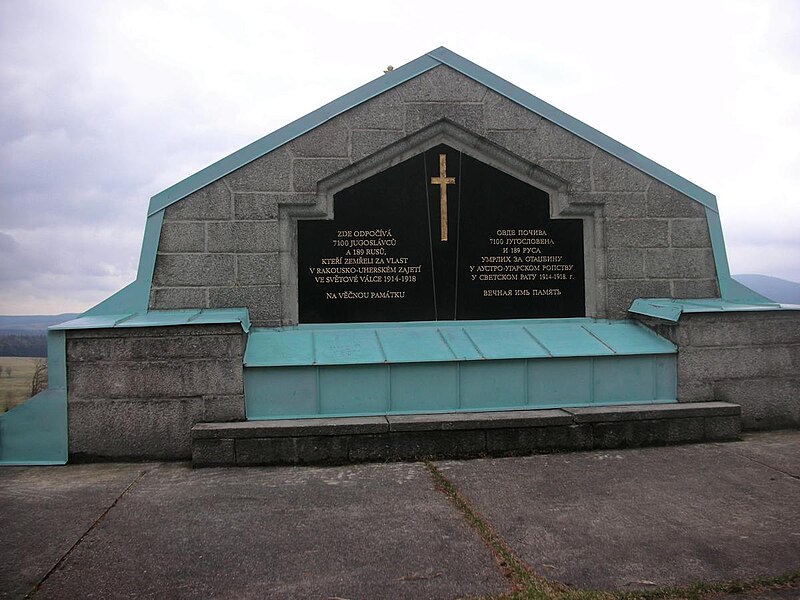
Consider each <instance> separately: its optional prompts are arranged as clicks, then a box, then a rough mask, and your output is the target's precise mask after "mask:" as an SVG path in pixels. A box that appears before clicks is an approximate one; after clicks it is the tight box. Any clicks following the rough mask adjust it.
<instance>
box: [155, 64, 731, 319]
mask: <svg viewBox="0 0 800 600" xmlns="http://www.w3.org/2000/svg"><path fill="white" fill-rule="evenodd" d="M442 120H446V121H447V122H449V123H453V124H454V125H455V126H456V127H458V128H460V129H462V130H464V131H466V132H469V134H471V135H472V136H474V137H475V139H478V140H482V141H484V142H486V143H488V144H491V145H492V146H496V147H497V148H501V149H503V151H505V152H507V153H509V154H510V155H513V156H515V157H518V158H519V159H521V161H523V162H524V163H525V164H526V165H528V170H530V171H534V170H536V169H539V170H543V171H544V172H546V173H547V174H548V175H549V176H552V177H553V178H554V179H555V180H557V181H558V182H560V185H562V187H563V190H564V194H565V198H566V203H567V204H568V207H567V210H565V211H564V214H565V215H569V214H570V211H571V213H572V214H573V215H574V214H580V215H591V220H587V221H586V222H585V223H584V227H585V228H586V227H592V228H593V232H594V233H593V236H594V237H593V240H594V241H593V243H594V244H595V248H593V249H592V250H594V251H595V252H593V254H592V257H596V262H597V264H596V265H593V267H592V270H591V274H592V277H594V278H596V281H591V282H588V283H590V284H594V285H592V286H591V291H590V293H591V294H593V299H592V303H591V307H590V311H589V316H595V317H609V318H622V317H625V316H626V310H627V308H628V306H629V305H630V303H631V301H632V300H633V299H634V298H637V297H657V296H673V297H682V298H690V297H714V296H717V295H718V285H717V276H716V270H715V265H714V260H713V256H712V253H711V243H710V238H709V234H708V227H707V223H706V218H705V209H704V208H703V207H702V206H701V205H700V204H698V203H696V202H695V201H693V200H691V199H689V198H688V197H686V196H684V195H683V194H681V193H679V192H676V191H674V190H672V189H671V188H669V187H667V186H666V185H664V184H662V183H660V182H659V181H656V180H655V179H653V178H651V177H649V176H647V175H645V174H644V173H642V172H641V171H639V170H637V169H635V168H633V167H631V166H629V165H627V164H626V163H624V162H622V161H620V160H618V159H616V158H614V157H613V156H611V155H609V154H607V153H605V152H604V151H602V150H599V149H598V148H596V147H595V146H593V145H591V144H589V143H588V142H586V141H584V140H582V139H581V138H579V137H577V136H575V135H573V134H571V133H569V132H568V131H566V130H564V129H562V128H560V127H559V126H557V125H554V124H553V123H551V122H549V121H547V120H546V119H543V118H542V117H540V116H538V115H536V114H534V113H532V112H530V111H529V110H527V109H525V108H523V107H521V106H519V105H518V104H516V103H514V102H512V101H510V100H508V99H506V98H505V97H503V96H501V95H499V94H497V93H495V92H493V91H491V90H489V89H488V88H486V87H484V86H483V85H481V84H479V83H477V82H475V81H473V80H471V79H469V78H467V77H466V76H464V75H461V74H460V73H458V72H456V71H454V70H452V69H450V68H449V67H446V66H439V67H437V68H435V69H433V70H431V71H429V72H427V73H424V74H422V75H420V76H418V77H416V78H414V79H412V80H410V81H408V82H406V83H404V84H402V85H400V86H398V87H396V88H394V89H392V90H389V91H387V92H385V93H383V94H381V95H379V96H377V97H375V98H373V99H371V100H369V101H367V102H365V103H363V104H361V105H359V106H357V107H355V108H353V109H351V110H349V111H347V112H345V113H343V114H341V115H339V116H337V117H335V118H334V119H332V120H331V121H329V122H327V123H325V124H323V125H321V126H320V127H318V128H316V129H314V130H312V131H310V132H309V133H307V134H305V135H303V136H301V137H299V138H296V139H294V140H292V141H291V142H289V143H287V144H285V145H284V146H281V147H279V148H277V149H275V150H273V151H272V152H270V153H268V154H266V155H265V156H263V157H261V158H259V159H257V160H255V161H253V162H251V163H249V164H248V165H245V166H243V167H241V168H240V169H238V170H236V171H234V172H232V173H230V174H229V175H227V176H226V177H224V178H222V179H221V180H218V181H216V182H214V183H212V184H210V185H209V186H207V187H206V188H203V189H201V190H199V191H197V192H195V193H193V194H191V195H190V196H188V197H186V198H185V199H183V200H181V201H179V202H177V203H176V204H173V205H172V206H169V207H168V208H167V209H166V210H165V215H164V224H163V227H162V231H161V239H160V241H159V246H158V256H157V260H156V266H155V273H154V277H153V283H152V289H151V295H150V308H153V309H169V308H194V307H208V308H223V307H247V308H248V309H249V310H250V318H251V320H252V322H253V324H254V325H256V326H276V325H281V324H293V323H294V322H296V318H297V317H296V307H293V306H288V304H292V303H293V302H295V303H296V295H295V296H293V295H292V293H288V294H287V293H286V292H287V290H288V289H290V288H291V286H292V276H291V269H292V268H295V269H296V263H294V262H293V261H294V260H295V259H294V250H293V249H292V247H291V245H292V244H293V243H294V238H293V237H292V235H291V231H292V225H291V219H292V218H296V216H297V215H298V214H304V213H303V212H302V211H303V210H304V208H309V209H314V207H316V209H315V210H316V212H315V211H314V210H309V212H307V213H305V214H306V215H310V216H316V218H320V217H321V216H324V215H325V214H326V209H325V208H324V204H325V202H326V199H325V198H324V197H322V193H321V187H320V181H321V180H324V179H325V178H328V177H330V176H332V175H334V174H336V173H339V172H341V171H342V170H343V169H347V168H348V167H350V166H351V165H353V164H354V163H358V162H359V161H362V160H364V159H367V158H368V157H370V156H372V155H373V154H374V153H376V152H380V151H382V150H384V149H386V148H390V147H392V146H393V145H398V144H401V143H402V141H403V140H404V139H408V138H409V136H414V135H415V134H417V133H418V132H420V131H422V130H424V129H425V128H429V127H431V126H432V125H435V124H436V123H440V122H442ZM422 149H424V148H419V149H418V151H422ZM306 218H308V216H306ZM589 288H590V286H588V285H587V289H589ZM595 296H596V297H595Z"/></svg>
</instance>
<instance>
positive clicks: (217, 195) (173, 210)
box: [164, 180, 233, 222]
mask: <svg viewBox="0 0 800 600" xmlns="http://www.w3.org/2000/svg"><path fill="white" fill-rule="evenodd" d="M232 216H233V215H232V213H231V192H230V190H229V189H228V186H226V185H225V183H224V182H223V181H222V180H219V181H215V182H214V183H212V184H210V185H207V186H206V187H204V188H202V189H200V190H197V191H196V192H194V193H193V194H190V195H188V196H186V198H183V199H182V200H179V201H178V202H176V203H175V204H171V205H170V206H168V207H167V208H166V209H165V211H164V221H165V222H169V221H209V220H210V221H222V220H225V219H230V218H231V217H232Z"/></svg>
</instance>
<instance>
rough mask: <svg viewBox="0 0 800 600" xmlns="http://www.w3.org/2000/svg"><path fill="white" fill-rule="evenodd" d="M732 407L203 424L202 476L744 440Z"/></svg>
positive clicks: (198, 434)
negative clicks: (223, 469)
mask: <svg viewBox="0 0 800 600" xmlns="http://www.w3.org/2000/svg"><path fill="white" fill-rule="evenodd" d="M740 414H741V409H740V407H739V405H737V404H728V403H726V402H697V403H677V404H646V405H645V404H642V405H628V406H598V407H591V408H562V409H555V410H522V411H508V412H480V413H463V412H462V413H447V414H441V413H440V414H423V415H392V416H377V417H344V418H333V419H286V420H274V421H247V422H239V423H199V424H197V425H195V426H194V427H193V428H192V464H193V465H194V466H195V467H213V466H226V465H237V466H252V465H311V464H343V463H355V462H384V461H398V460H422V459H446V458H473V457H480V456H520V455H525V454H532V453H537V452H556V451H569V450H592V449H606V448H626V447H637V446H659V445H667V444H685V443H692V442H708V441H727V440H735V439H738V438H739V435H740V433H741V427H740Z"/></svg>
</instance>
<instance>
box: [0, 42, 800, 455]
mask: <svg viewBox="0 0 800 600" xmlns="http://www.w3.org/2000/svg"><path fill="white" fill-rule="evenodd" d="M798 310H800V307H797V306H781V305H779V304H777V303H774V302H772V301H770V300H768V299H766V298H764V297H761V296H759V295H758V294H756V293H755V292H753V291H751V290H749V289H747V288H745V287H744V286H742V285H740V284H738V283H737V282H735V281H734V280H733V279H731V277H730V273H729V270H728V264H727V259H726V255H725V247H724V243H723V239H722V230H721V226H720V220H719V213H718V208H717V203H716V200H715V198H714V196H713V195H711V194H710V193H709V192H707V191H705V190H703V189H701V188H699V187H697V186H696V185H694V184H692V183H691V182H689V181H687V180H685V179H683V178H681V177H680V176H678V175H676V174H675V173H672V172H671V171H669V170H667V169H666V168H664V167H662V166H660V165H658V164H656V163H654V162H652V161H651V160H649V159H647V158H645V157H643V156H642V155H640V154H638V153H636V152H634V151H633V150H631V149H630V148H627V147H626V146H623V145H622V144H620V143H619V142H616V141H615V140H613V139H611V138H609V137H607V136H606V135H604V134H602V133H600V132H599V131H597V130H595V129H593V128H591V127H589V126H588V125H586V124H584V123H582V122H580V121H578V120H576V119H574V118H573V117H571V116H569V115H567V114H565V113H563V112H561V111H559V110H558V109H557V108H555V107H553V106H550V105H549V104H547V103H545V102H543V101H542V100H540V99H538V98H536V97H535V96H532V95H531V94H529V93H527V92H525V91H524V90H521V89H519V88H517V87H515V86H513V85H512V84H510V83H508V82H507V81H504V80H503V79H500V78H499V77H497V76H496V75H493V74H492V73H490V72H488V71H486V70H484V69H483V68H481V67H479V66H478V65H475V64H473V63H471V62H469V61H468V60H466V59H464V58H462V57H460V56H458V55H456V54H454V53H452V52H450V51H449V50H447V49H445V48H439V49H437V50H434V51H433V52H430V53H429V54H426V55H424V56H422V57H420V58H418V59H416V60H414V61H412V62H410V63H408V64H407V65H405V66H403V67H400V68H397V69H394V70H391V71H389V72H387V73H386V74H384V75H383V76H382V77H380V78H378V79H376V80H374V81H372V82H370V83H368V84H366V85H364V86H363V87H361V88H358V89H357V90H354V91H352V92H350V93H348V94H346V95H345V96H343V97H341V98H339V99H338V100H335V101H333V102H331V103H330V104H327V105H325V106H323V107H322V108H320V109H319V110H317V111H314V112H313V113H311V114H309V115H306V116H305V117H302V118H301V119H299V120H297V121H295V122H293V123H290V124H289V125H287V126H285V127H283V128H282V129H279V130H278V131H276V132H274V133H272V134H270V135H267V136H266V137H264V138H262V139H260V140H258V141H256V142H254V143H252V144H250V145H249V146H247V147H245V148H242V149H241V150H239V151H237V152H235V153H234V154H232V155H230V156H228V157H226V158H223V159H222V160H220V161H219V162H217V163H214V164H213V165H211V166H209V167H207V168H205V169H203V170H202V171H200V172H199V173H196V174H195V175H192V176H191V177H189V178H188V179H186V180H184V181H181V182H180V183H177V184H176V185H174V186H172V187H171V188H169V189H167V190H165V191H163V192H161V193H159V194H157V195H156V196H154V197H153V198H152V200H151V203H150V209H149V212H148V216H147V225H146V230H145V235H144V241H143V246H142V254H141V259H140V263H139V271H138V276H137V279H136V281H135V282H133V283H132V284H130V285H129V286H128V287H126V288H124V289H123V290H121V291H120V292H118V293H116V294H114V295H113V296H111V297H110V298H108V299H107V300H105V301H104V302H102V303H100V304H99V305H97V306H96V307H94V308H92V309H91V310H89V311H87V312H86V313H84V314H83V315H81V316H80V317H79V318H77V319H75V320H73V321H70V322H68V323H65V324H63V325H60V326H58V327H56V328H53V330H52V331H51V332H50V362H51V375H50V377H51V385H50V390H49V391H48V392H47V393H46V394H45V395H43V396H42V397H36V398H34V399H32V400H31V401H30V402H29V403H27V404H28V405H29V406H27V407H26V408H24V409H23V410H22V411H20V412H19V413H17V415H16V416H14V415H13V414H11V413H9V415H3V417H4V418H5V421H4V422H0V426H2V427H3V429H0V433H2V437H0V452H4V453H5V455H3V454H2V453H0V459H5V461H6V462H13V460H14V459H13V458H9V457H13V456H21V457H23V458H20V459H18V460H29V461H35V460H42V461H47V460H54V461H56V462H58V460H61V461H62V462H63V460H66V459H67V453H68V456H69V457H70V458H73V459H84V460H92V459H164V458H180V459H186V458H189V457H192V458H193V460H194V462H195V464H196V465H210V464H243V465H245V464H281V463H289V464H294V463H314V462H344V461H358V460H391V459H414V458H421V457H425V456H439V457H441V456H453V457H461V456H479V455H503V454H515V453H524V452H535V451H545V450H554V449H569V448H596V447H619V446H625V445H639V444H659V443H679V442H689V441H698V440H708V439H732V438H735V437H737V436H738V434H739V431H740V427H745V428H765V427H784V426H795V427H796V426H798V425H800V393H799V392H800V375H799V374H798V373H800V350H799V349H800V313H798ZM37 410H38V411H45V410H50V411H55V413H53V414H56V413H58V411H59V410H61V411H63V412H64V415H65V416H64V422H65V424H64V425H63V427H62V430H59V431H62V435H63V439H64V443H63V447H60V448H57V446H58V444H57V443H55V442H54V446H53V448H55V450H54V449H53V448H50V449H49V450H47V451H44V450H42V449H41V447H42V444H41V442H39V446H38V449H37V446H36V444H33V443H32V442H30V439H29V438H30V436H29V437H28V438H26V437H25V436H24V435H22V434H16V433H14V431H15V430H14V427H15V419H16V420H17V421H19V422H22V421H24V420H25V419H27V421H25V422H26V423H27V427H28V428H29V430H31V431H32V430H35V428H36V427H37V426H38V427H39V428H40V429H41V428H44V429H46V428H47V426H45V425H43V424H42V420H41V419H39V420H38V421H37V412H36V411H37ZM25 411H27V412H25ZM13 412H14V411H12V413H13ZM37 423H38V425H37ZM16 426H17V427H18V428H19V425H16ZM51 433H52V432H51ZM53 435H55V436H56V437H57V436H58V431H56V432H55V434H53ZM39 439H40V440H41V439H42V438H41V437H40V438H39ZM67 440H68V442H67ZM26 444H27V446H26ZM15 452H16V454H14V453H15ZM26 452H27V454H26ZM48 452H49V454H48ZM59 453H60V454H59ZM45 455H47V456H49V457H50V458H47V456H45ZM53 456H56V459H53V458H52V457H53ZM25 457H27V458H25ZM37 457H38V458H37Z"/></svg>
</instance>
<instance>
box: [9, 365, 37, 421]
mask: <svg viewBox="0 0 800 600" xmlns="http://www.w3.org/2000/svg"><path fill="white" fill-rule="evenodd" d="M37 360H43V359H41V358H22V357H17V356H0V413H4V412H6V411H7V410H8V409H9V408H13V407H14V406H16V405H17V404H19V403H20V402H23V401H24V400H27V399H28V398H29V397H30V395H31V378H32V377H33V370H34V365H35V364H36V361H37Z"/></svg>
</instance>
